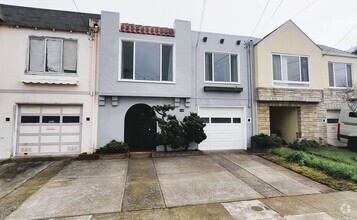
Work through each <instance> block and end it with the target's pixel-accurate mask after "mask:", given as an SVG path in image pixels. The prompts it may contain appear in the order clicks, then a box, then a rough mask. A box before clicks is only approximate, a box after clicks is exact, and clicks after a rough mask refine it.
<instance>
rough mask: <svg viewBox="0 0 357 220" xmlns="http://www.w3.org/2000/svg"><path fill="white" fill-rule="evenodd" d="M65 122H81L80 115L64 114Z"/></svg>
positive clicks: (63, 119) (63, 120)
mask: <svg viewBox="0 0 357 220" xmlns="http://www.w3.org/2000/svg"><path fill="white" fill-rule="evenodd" d="M62 122H63V123H79V116H63V118H62Z"/></svg>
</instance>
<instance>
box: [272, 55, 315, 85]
mask: <svg viewBox="0 0 357 220" xmlns="http://www.w3.org/2000/svg"><path fill="white" fill-rule="evenodd" d="M273 85H274V86H276V87H309V86H310V83H309V59H308V57H306V56H295V55H281V54H273Z"/></svg>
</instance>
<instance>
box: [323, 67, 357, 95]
mask: <svg viewBox="0 0 357 220" xmlns="http://www.w3.org/2000/svg"><path fill="white" fill-rule="evenodd" d="M329 63H332V71H333V86H330V71H329V69H328V64H329ZM336 63H338V64H344V65H345V67H346V71H345V74H346V87H339V86H336V73H335V64H336ZM347 65H350V66H351V80H352V82H351V83H352V87H348V81H347V80H348V77H347ZM327 77H328V85H329V87H330V88H333V89H346V88H353V86H354V85H353V82H354V81H353V80H354V79H353V64H352V63H343V62H334V61H328V63H327Z"/></svg>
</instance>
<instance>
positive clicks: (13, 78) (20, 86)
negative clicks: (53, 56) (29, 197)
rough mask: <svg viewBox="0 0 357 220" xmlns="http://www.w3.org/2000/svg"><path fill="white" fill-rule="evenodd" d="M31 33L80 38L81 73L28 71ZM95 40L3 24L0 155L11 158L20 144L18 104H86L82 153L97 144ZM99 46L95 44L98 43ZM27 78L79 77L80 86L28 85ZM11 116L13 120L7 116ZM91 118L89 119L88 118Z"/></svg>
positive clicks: (0, 33) (0, 42)
mask: <svg viewBox="0 0 357 220" xmlns="http://www.w3.org/2000/svg"><path fill="white" fill-rule="evenodd" d="M29 36H50V37H61V38H73V39H77V40H78V66H77V73H78V74H77V76H48V75H31V74H27V73H26V71H25V70H26V64H27V53H28V40H29ZM92 46H93V45H92V42H91V41H89V40H88V36H87V34H86V33H74V32H73V33H70V32H63V31H48V30H35V29H29V28H9V27H5V26H0V66H1V79H2V80H0V158H7V157H9V156H10V155H11V153H12V152H13V151H14V147H15V146H16V143H15V141H14V137H15V136H16V129H17V128H16V123H15V121H16V114H15V109H16V106H17V105H18V104H24V103H27V104H78V105H82V106H83V125H82V152H90V151H91V149H92V148H93V147H94V146H93V144H94V143H95V140H94V139H95V137H94V136H95V134H94V135H93V134H92V131H93V126H94V125H93V124H92V123H93V121H95V117H96V114H95V112H94V108H95V107H96V105H93V102H94V85H95V82H94V75H93V74H94V68H95V66H94V65H92V64H93V63H92V59H93V58H92V56H93V57H95V56H96V55H95V54H94V55H93V53H95V50H92V49H94V48H92ZM94 47H95V46H94ZM23 79H65V80H67V79H75V80H78V82H79V83H78V85H76V86H69V85H46V84H24V83H23V82H22V80H23ZM6 117H9V118H10V122H6V121H5V118H6ZM86 117H89V118H90V121H89V122H86V121H85V120H84V119H85V118H86Z"/></svg>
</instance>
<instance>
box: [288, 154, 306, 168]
mask: <svg viewBox="0 0 357 220" xmlns="http://www.w3.org/2000/svg"><path fill="white" fill-rule="evenodd" d="M287 160H288V161H289V162H294V163H298V164H299V165H300V166H303V165H305V159H304V155H303V154H302V152H301V151H295V152H294V153H292V154H290V155H289V156H288V158H287Z"/></svg>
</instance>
